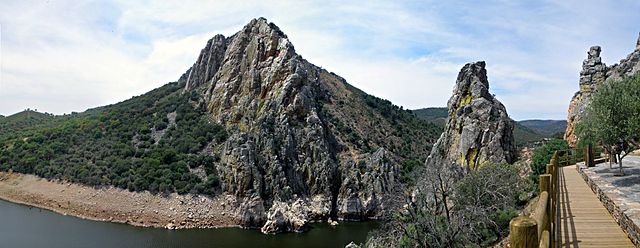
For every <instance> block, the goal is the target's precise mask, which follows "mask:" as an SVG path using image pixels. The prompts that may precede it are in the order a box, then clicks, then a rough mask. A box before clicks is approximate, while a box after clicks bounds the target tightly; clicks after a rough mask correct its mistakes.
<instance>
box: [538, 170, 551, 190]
mask: <svg viewBox="0 0 640 248" xmlns="http://www.w3.org/2000/svg"><path fill="white" fill-rule="evenodd" d="M539 177H540V191H539V193H540V194H542V192H544V191H547V192H549V186H550V185H549V183H551V175H549V174H543V175H540V176H539Z"/></svg>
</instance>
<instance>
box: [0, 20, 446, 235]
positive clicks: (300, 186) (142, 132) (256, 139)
mask: <svg viewBox="0 0 640 248" xmlns="http://www.w3.org/2000/svg"><path fill="white" fill-rule="evenodd" d="M55 119H56V120H60V121H55V122H52V124H51V125H47V126H38V125H33V126H30V127H29V128H24V129H20V130H21V133H20V135H14V136H11V137H4V138H3V137H0V145H2V147H3V148H4V149H2V150H0V170H5V171H6V170H13V171H17V172H22V173H33V174H36V175H39V176H41V177H45V178H54V179H62V180H69V181H73V182H78V183H82V184H87V185H96V186H101V185H105V186H108V185H113V186H117V187H121V188H126V189H129V190H132V191H144V190H148V191H151V192H154V193H172V192H176V193H180V194H187V193H191V194H206V195H212V196H225V199H232V200H230V202H231V203H229V205H226V207H230V208H231V209H233V210H234V214H233V215H234V218H235V219H236V220H237V223H235V224H238V225H241V226H243V227H249V228H262V231H263V232H265V233H277V232H283V231H302V230H304V229H305V228H306V227H307V226H308V225H307V223H308V222H310V221H316V220H327V219H329V218H339V219H349V220H366V219H375V218H383V217H385V215H386V214H387V213H389V212H390V211H389V210H392V209H394V208H395V207H396V205H397V204H398V203H396V202H393V201H391V200H390V199H391V197H387V196H389V195H393V194H396V193H397V190H399V186H400V185H401V184H402V183H401V182H400V175H401V173H402V171H403V170H405V169H406V168H404V167H403V165H404V164H407V161H414V162H412V163H409V164H415V161H424V160H425V159H426V157H427V156H428V154H429V151H430V150H431V147H432V144H433V143H434V142H435V141H436V139H437V137H438V135H439V134H440V129H439V128H438V127H436V126H435V125H433V124H431V123H429V122H427V121H424V120H421V119H419V118H417V117H415V116H414V115H413V114H411V113H410V111H406V110H403V109H401V108H400V107H398V106H395V105H393V104H392V103H391V102H389V101H387V100H383V99H380V98H377V97H374V96H371V95H368V94H366V93H364V92H362V91H361V90H359V89H357V88H355V87H353V86H351V85H350V84H348V83H347V82H346V81H345V80H344V79H343V78H341V77H339V76H337V75H335V74H333V73H331V72H328V71H326V70H324V69H322V68H320V67H318V66H315V65H313V64H311V63H310V62H308V61H307V60H305V59H303V58H302V57H301V56H300V55H298V54H297V53H296V52H295V49H294V46H293V44H291V42H290V41H289V39H288V38H287V36H286V35H285V34H284V33H283V32H282V31H281V30H280V29H279V28H278V27H277V26H276V25H274V24H273V23H269V22H267V20H265V19H263V18H260V19H254V20H252V21H251V22H250V23H248V24H247V25H246V26H244V27H243V28H242V30H240V31H239V32H238V33H236V34H234V35H232V36H229V37H224V36H222V35H216V36H214V37H213V38H212V39H211V40H209V41H208V42H207V44H206V46H205V47H204V49H202V51H201V53H200V55H199V57H198V59H197V61H196V62H195V63H194V64H193V66H192V67H191V68H190V69H189V70H187V71H186V72H185V73H184V74H183V75H182V76H181V77H180V79H179V80H178V82H174V83H169V84H167V85H165V86H163V87H160V88H158V89H156V90H153V91H151V92H149V93H147V94H144V95H142V96H138V97H134V98H132V99H129V100H127V101H124V102H121V103H117V104H113V105H109V106H104V107H99V108H95V109H91V110H88V111H86V112H83V113H76V114H72V115H68V116H64V118H62V117H60V118H58V117H55Z"/></svg>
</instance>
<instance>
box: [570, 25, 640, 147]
mask: <svg viewBox="0 0 640 248" xmlns="http://www.w3.org/2000/svg"><path fill="white" fill-rule="evenodd" d="M600 52H601V49H600V47H599V46H592V47H591V48H590V49H589V51H588V52H587V59H585V60H584V61H583V62H582V71H580V90H579V91H578V92H576V94H575V95H574V96H573V98H572V99H571V102H570V103H569V110H568V112H569V114H568V116H567V129H566V131H565V136H564V139H565V140H567V142H568V143H569V145H572V146H575V145H576V144H577V142H578V139H577V137H576V135H575V133H574V132H575V130H574V129H575V124H576V123H577V122H578V121H580V119H581V118H582V116H583V114H584V111H585V110H586V108H587V106H588V105H589V103H590V98H591V95H592V94H593V92H595V91H596V90H597V89H598V86H600V85H602V84H603V83H604V82H605V81H607V80H620V79H622V78H624V77H627V76H631V75H634V74H636V73H638V71H640V63H639V62H640V35H639V36H638V41H637V42H636V49H635V50H634V51H633V52H632V53H631V54H629V55H628V56H627V58H625V59H622V60H620V63H619V64H615V65H612V66H609V67H607V66H606V65H605V64H604V63H602V59H601V58H600Z"/></svg>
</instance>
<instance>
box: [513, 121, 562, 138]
mask: <svg viewBox="0 0 640 248" xmlns="http://www.w3.org/2000/svg"><path fill="white" fill-rule="evenodd" d="M519 123H520V124H522V125H523V126H525V127H528V128H531V129H532V130H534V131H536V132H538V133H540V134H543V135H546V136H553V135H556V134H559V133H564V130H566V129H567V121H566V120H524V121H519Z"/></svg>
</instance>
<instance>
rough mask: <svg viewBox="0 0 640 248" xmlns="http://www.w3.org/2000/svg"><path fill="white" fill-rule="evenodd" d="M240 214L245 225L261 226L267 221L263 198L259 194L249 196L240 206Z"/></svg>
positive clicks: (250, 226) (251, 226)
mask: <svg viewBox="0 0 640 248" xmlns="http://www.w3.org/2000/svg"><path fill="white" fill-rule="evenodd" d="M238 215H239V217H240V221H241V223H240V224H242V225H243V226H244V227H249V228H259V227H261V226H262V224H263V223H264V222H265V211H264V204H263V201H262V199H261V198H260V197H259V196H258V195H253V197H247V198H245V199H244V201H243V202H242V204H241V205H240V206H239V207H238Z"/></svg>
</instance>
